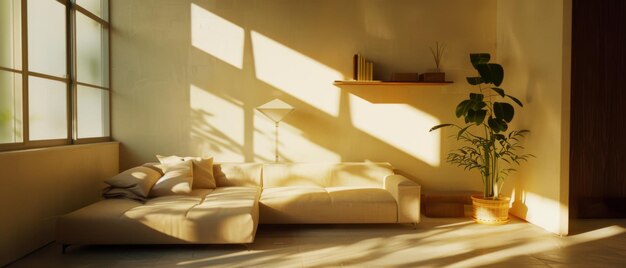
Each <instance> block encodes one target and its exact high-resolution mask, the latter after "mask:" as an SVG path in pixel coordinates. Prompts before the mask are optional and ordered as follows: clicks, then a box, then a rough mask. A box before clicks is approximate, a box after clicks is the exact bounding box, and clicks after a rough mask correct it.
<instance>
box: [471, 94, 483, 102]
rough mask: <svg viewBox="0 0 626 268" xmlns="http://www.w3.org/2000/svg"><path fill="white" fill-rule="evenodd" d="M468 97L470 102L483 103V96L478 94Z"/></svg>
mask: <svg viewBox="0 0 626 268" xmlns="http://www.w3.org/2000/svg"><path fill="white" fill-rule="evenodd" d="M469 96H470V99H471V100H475V101H483V99H484V98H485V95H483V94H478V93H470V94H469Z"/></svg>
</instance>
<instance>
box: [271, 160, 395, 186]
mask: <svg viewBox="0 0 626 268" xmlns="http://www.w3.org/2000/svg"><path fill="white" fill-rule="evenodd" d="M392 174H393V168H392V167H391V165H390V164H389V163H275V164H265V165H264V166H263V176H262V177H263V187H264V188H271V187H284V186H313V187H341V186H348V187H361V188H382V187H383V180H384V178H385V176H387V175H392Z"/></svg>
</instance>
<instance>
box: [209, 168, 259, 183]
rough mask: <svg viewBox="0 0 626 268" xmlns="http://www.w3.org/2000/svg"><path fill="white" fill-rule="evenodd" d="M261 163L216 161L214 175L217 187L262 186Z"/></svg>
mask: <svg viewBox="0 0 626 268" xmlns="http://www.w3.org/2000/svg"><path fill="white" fill-rule="evenodd" d="M262 168H263V164H261V163H215V164H213V176H214V177H215V182H216V184H217V187H227V186H256V187H261V186H262V185H261V169H262Z"/></svg>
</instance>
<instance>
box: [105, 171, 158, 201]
mask: <svg viewBox="0 0 626 268" xmlns="http://www.w3.org/2000/svg"><path fill="white" fill-rule="evenodd" d="M160 177H161V174H160V173H159V172H157V171H155V170H153V169H151V168H148V167H143V166H141V167H134V168H131V169H128V170H125V171H124V172H122V173H120V174H117V175H115V176H113V177H111V178H109V179H107V180H105V181H104V182H105V183H106V184H108V185H110V186H111V187H112V188H121V189H126V190H128V191H129V192H132V193H133V194H135V195H137V196H140V197H144V198H145V197H148V194H149V193H150V189H151V188H152V186H153V185H154V184H155V183H156V182H157V181H158V180H159V178H160Z"/></svg>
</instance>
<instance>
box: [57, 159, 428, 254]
mask: <svg viewBox="0 0 626 268" xmlns="http://www.w3.org/2000/svg"><path fill="white" fill-rule="evenodd" d="M213 172H214V176H215V180H216V184H217V188H216V189H195V190H193V191H192V192H191V194H189V195H171V196H162V197H156V198H152V199H149V200H148V201H147V202H145V203H142V202H138V201H134V200H128V199H105V200H102V201H99V202H96V203H94V204H91V205H89V206H87V207H84V208H82V209H79V210H77V211H74V212H72V213H69V214H67V215H64V216H62V217H60V218H59V220H58V222H57V231H58V232H57V241H58V242H60V243H62V244H64V245H72V244H188V243H193V244H229V243H241V244H246V243H252V242H253V241H254V236H255V234H256V230H257V225H258V224H259V223H271V224H291V223H418V222H419V220H420V211H419V208H420V186H419V185H418V184H416V183H415V182H413V181H411V180H408V179H406V178H405V177H403V176H401V175H396V174H394V173H393V169H392V167H391V165H389V164H385V163H339V164H322V163H319V164H308V163H277V164H260V163H238V164H230V163H223V164H216V165H214V168H213Z"/></svg>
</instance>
